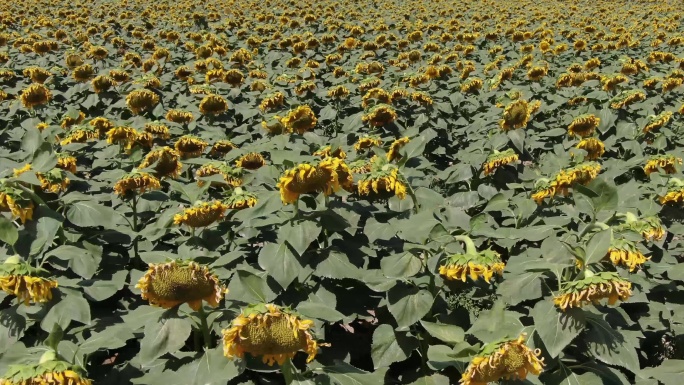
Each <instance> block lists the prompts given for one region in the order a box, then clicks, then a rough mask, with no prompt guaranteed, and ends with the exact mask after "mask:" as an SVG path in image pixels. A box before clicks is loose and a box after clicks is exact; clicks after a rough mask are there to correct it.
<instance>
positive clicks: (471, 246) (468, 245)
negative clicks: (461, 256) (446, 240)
mask: <svg viewBox="0 0 684 385" xmlns="http://www.w3.org/2000/svg"><path fill="white" fill-rule="evenodd" d="M454 239H456V240H457V241H461V242H463V243H464V244H465V250H466V254H468V255H477V247H475V242H473V240H472V239H470V237H469V236H467V235H455V236H454Z"/></svg>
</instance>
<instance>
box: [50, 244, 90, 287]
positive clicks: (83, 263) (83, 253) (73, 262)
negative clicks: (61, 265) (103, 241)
mask: <svg viewBox="0 0 684 385" xmlns="http://www.w3.org/2000/svg"><path fill="white" fill-rule="evenodd" d="M47 256H48V257H56V258H59V259H61V260H63V261H69V267H71V269H72V270H73V271H74V273H76V274H78V275H79V276H81V277H83V278H86V279H90V278H92V277H93V275H94V274H95V272H96V271H97V267H98V266H99V265H100V261H101V260H102V247H101V246H93V247H90V248H88V249H86V248H81V247H77V246H72V245H62V246H59V247H57V248H56V249H53V250H51V251H50V252H48V254H47Z"/></svg>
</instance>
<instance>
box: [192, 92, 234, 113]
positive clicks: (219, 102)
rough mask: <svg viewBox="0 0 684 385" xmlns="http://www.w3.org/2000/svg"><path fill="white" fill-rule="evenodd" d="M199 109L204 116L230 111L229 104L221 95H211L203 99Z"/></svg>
mask: <svg viewBox="0 0 684 385" xmlns="http://www.w3.org/2000/svg"><path fill="white" fill-rule="evenodd" d="M199 109H200V112H201V113H202V114H204V115H219V114H222V113H224V112H226V110H228V102H226V100H225V99H224V98H223V97H222V96H221V95H216V94H211V95H207V96H205V97H204V99H202V101H201V102H200V105H199Z"/></svg>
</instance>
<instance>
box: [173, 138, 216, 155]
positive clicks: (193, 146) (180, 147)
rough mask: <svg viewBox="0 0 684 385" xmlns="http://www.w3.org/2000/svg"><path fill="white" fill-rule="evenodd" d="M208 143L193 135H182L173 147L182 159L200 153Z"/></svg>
mask: <svg viewBox="0 0 684 385" xmlns="http://www.w3.org/2000/svg"><path fill="white" fill-rule="evenodd" d="M207 145H208V143H207V142H205V141H204V140H202V139H200V138H198V137H196V136H194V135H184V136H182V137H180V138H179V139H178V140H177V141H176V144H175V145H174V147H175V148H176V151H178V153H180V154H181V156H182V157H183V159H187V158H196V157H198V156H200V155H202V152H204V149H205V148H206V147H207Z"/></svg>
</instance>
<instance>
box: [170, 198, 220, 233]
mask: <svg viewBox="0 0 684 385" xmlns="http://www.w3.org/2000/svg"><path fill="white" fill-rule="evenodd" d="M226 209H227V207H226V206H225V205H224V204H223V203H222V202H221V201H218V200H216V201H213V202H195V204H194V205H193V206H192V207H188V208H186V209H183V211H182V212H181V213H179V214H176V215H174V217H173V223H175V224H176V225H186V226H188V227H192V228H197V227H207V226H209V225H211V224H212V223H214V222H216V221H218V220H220V219H221V218H223V216H224V214H225V212H226Z"/></svg>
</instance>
